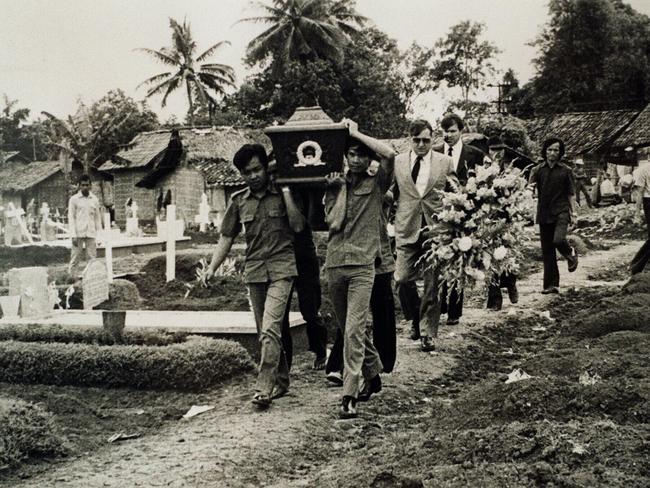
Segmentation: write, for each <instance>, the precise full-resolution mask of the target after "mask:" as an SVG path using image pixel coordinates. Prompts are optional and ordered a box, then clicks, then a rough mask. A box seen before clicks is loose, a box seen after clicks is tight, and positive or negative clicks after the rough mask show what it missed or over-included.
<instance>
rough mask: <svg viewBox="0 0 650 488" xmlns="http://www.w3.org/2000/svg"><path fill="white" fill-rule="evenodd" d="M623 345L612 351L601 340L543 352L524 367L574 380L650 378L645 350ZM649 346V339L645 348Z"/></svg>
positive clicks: (527, 370)
mask: <svg viewBox="0 0 650 488" xmlns="http://www.w3.org/2000/svg"><path fill="white" fill-rule="evenodd" d="M630 346H631V344H630ZM621 349H622V350H618V351H613V350H612V348H611V345H608V344H606V343H605V344H603V343H601V344H597V345H593V346H591V347H590V348H589V349H586V348H584V347H582V348H580V347H577V348H567V349H561V350H557V351H549V352H544V353H542V354H539V355H536V356H534V357H532V358H531V359H528V360H526V361H524V362H523V364H522V369H523V370H524V371H526V373H528V374H530V375H532V376H548V375H553V376H562V377H565V378H567V379H570V380H573V381H577V380H578V379H579V378H580V377H581V376H585V375H587V376H585V377H586V378H589V377H591V378H593V379H594V380H597V379H604V380H607V379H612V380H616V378H620V377H627V378H639V379H643V378H650V364H648V360H647V355H646V353H644V352H641V351H639V352H629V351H628V350H626V349H627V348H621ZM648 350H649V348H648V344H647V343H646V345H645V351H648ZM649 393H650V392H649Z"/></svg>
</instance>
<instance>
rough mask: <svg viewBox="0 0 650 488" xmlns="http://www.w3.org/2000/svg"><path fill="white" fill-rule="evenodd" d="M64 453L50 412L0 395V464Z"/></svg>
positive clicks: (62, 443) (61, 441)
mask: <svg viewBox="0 0 650 488" xmlns="http://www.w3.org/2000/svg"><path fill="white" fill-rule="evenodd" d="M65 453H66V448H65V446H64V442H63V438H62V436H61V434H60V433H59V429H58V427H57V426H56V424H55V423H54V421H53V418H52V415H51V414H50V413H48V412H45V411H44V410H43V409H41V408H40V407H38V406H36V405H34V404H32V403H27V402H24V401H22V400H18V399H13V398H12V399H10V398H0V467H2V466H15V465H17V464H18V463H19V462H20V461H22V460H24V459H26V458H29V457H45V456H57V455H62V454H65Z"/></svg>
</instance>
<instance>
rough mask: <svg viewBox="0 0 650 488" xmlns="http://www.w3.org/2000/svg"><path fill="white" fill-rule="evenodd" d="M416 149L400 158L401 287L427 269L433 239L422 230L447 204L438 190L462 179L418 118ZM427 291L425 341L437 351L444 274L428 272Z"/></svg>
mask: <svg viewBox="0 0 650 488" xmlns="http://www.w3.org/2000/svg"><path fill="white" fill-rule="evenodd" d="M409 133H410V135H411V144H412V147H411V150H410V151H408V152H406V153H402V154H399V155H398V156H397V158H396V159H395V184H394V187H393V195H394V198H395V202H396V203H397V209H396V213H395V244H396V249H397V260H396V262H395V281H396V282H397V284H398V287H405V286H409V284H410V285H411V286H412V282H414V281H415V280H416V279H417V278H418V274H419V273H420V272H421V271H422V270H421V268H422V263H420V266H418V260H419V259H420V257H422V255H423V254H424V253H425V252H426V246H425V241H426V239H427V238H428V236H427V235H426V232H425V231H424V230H423V229H422V228H423V227H424V226H427V225H429V226H430V225H432V224H433V219H432V216H433V215H434V214H435V213H436V212H438V211H439V210H440V208H441V206H442V199H441V197H440V195H439V194H438V193H437V192H436V191H435V190H442V189H444V188H445V186H446V185H447V178H448V177H452V178H456V176H455V173H454V168H453V160H452V158H450V157H449V156H445V155H444V154H440V153H438V152H435V151H432V150H431V146H432V139H433V129H432V127H431V124H429V122H427V121H426V120H415V121H413V122H412V123H411V126H410V128H409ZM423 275H424V276H423V277H424V294H423V296H422V300H421V303H420V305H419V311H420V321H419V323H420V341H421V346H422V350H423V351H425V352H426V351H432V350H433V349H434V348H435V347H434V343H433V339H434V337H436V336H437V335H438V326H439V323H440V296H439V293H438V274H437V272H436V271H435V270H432V269H427V270H423Z"/></svg>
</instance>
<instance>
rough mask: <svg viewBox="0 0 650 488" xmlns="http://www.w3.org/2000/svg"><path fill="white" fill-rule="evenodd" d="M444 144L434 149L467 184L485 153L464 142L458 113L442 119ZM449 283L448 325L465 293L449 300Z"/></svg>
mask: <svg viewBox="0 0 650 488" xmlns="http://www.w3.org/2000/svg"><path fill="white" fill-rule="evenodd" d="M440 128H441V129H442V136H443V139H444V144H443V145H442V146H438V147H434V148H433V150H434V151H438V152H441V153H443V154H445V155H447V156H449V157H450V158H451V159H452V160H453V162H454V172H455V173H456V176H457V177H458V181H459V182H460V183H461V185H466V184H467V180H468V178H469V176H470V174H471V173H474V172H475V171H476V167H477V166H480V165H481V164H483V160H484V159H485V153H484V152H483V151H481V150H480V149H477V148H475V147H473V146H470V145H469V144H463V139H462V138H461V134H462V132H463V129H465V122H463V119H462V118H461V117H460V116H458V115H456V114H452V113H450V114H447V115H445V116H444V117H443V118H442V120H441V121H440ZM447 292H448V290H447V284H446V283H445V285H444V286H443V288H442V305H441V313H446V314H447V325H456V324H458V322H459V321H460V318H461V317H462V315H463V301H464V298H465V297H464V294H463V292H462V291H461V292H460V293H458V291H457V290H456V289H453V290H451V293H450V294H449V300H448V301H447V295H448V293H447Z"/></svg>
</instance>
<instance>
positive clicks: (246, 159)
mask: <svg viewBox="0 0 650 488" xmlns="http://www.w3.org/2000/svg"><path fill="white" fill-rule="evenodd" d="M255 156H257V159H259V160H260V163H262V166H264V169H269V158H268V156H267V155H266V149H264V146H262V145H261V144H244V145H243V146H242V147H240V148H239V149H238V150H237V152H236V153H235V157H234V158H233V159H232V163H233V164H234V165H235V168H237V169H238V170H239V171H242V170H243V169H244V167H245V166H246V165H247V164H248V163H250V161H251V159H253V158H254V157H255Z"/></svg>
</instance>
